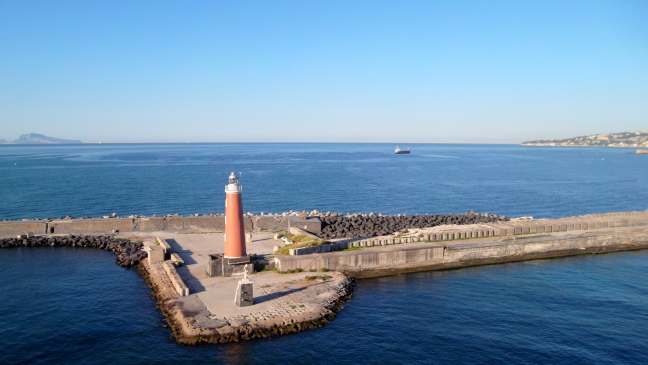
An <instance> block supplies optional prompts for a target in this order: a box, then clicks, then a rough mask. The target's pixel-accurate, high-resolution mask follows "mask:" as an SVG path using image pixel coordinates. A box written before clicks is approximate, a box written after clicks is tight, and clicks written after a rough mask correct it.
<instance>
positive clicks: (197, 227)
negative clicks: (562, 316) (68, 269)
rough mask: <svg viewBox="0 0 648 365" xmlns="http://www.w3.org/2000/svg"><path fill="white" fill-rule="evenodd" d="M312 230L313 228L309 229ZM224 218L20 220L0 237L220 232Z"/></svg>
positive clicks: (255, 219)
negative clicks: (20, 235)
mask: <svg viewBox="0 0 648 365" xmlns="http://www.w3.org/2000/svg"><path fill="white" fill-rule="evenodd" d="M291 221H292V222H293V225H294V224H297V223H298V221H299V220H298V219H295V218H294V217H285V216H244V224H245V229H247V230H257V231H278V230H283V229H286V230H287V229H288V228H289V227H290V222H291ZM309 225H310V226H313V227H314V228H315V229H316V228H317V225H312V224H311V223H309ZM224 227H225V217H224V216H199V217H192V216H190V217H173V216H172V217H150V218H88V219H81V218H75V219H55V220H50V219H46V220H21V221H2V222H0V237H9V236H15V235H19V234H27V233H28V232H31V233H33V234H36V235H42V234H97V233H113V232H115V231H118V232H156V231H169V232H220V231H223V229H224Z"/></svg>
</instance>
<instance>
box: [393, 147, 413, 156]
mask: <svg viewBox="0 0 648 365" xmlns="http://www.w3.org/2000/svg"><path fill="white" fill-rule="evenodd" d="M394 154H396V155H409V154H410V149H409V147H407V149H406V150H401V149H400V147H398V146H396V149H395V150H394Z"/></svg>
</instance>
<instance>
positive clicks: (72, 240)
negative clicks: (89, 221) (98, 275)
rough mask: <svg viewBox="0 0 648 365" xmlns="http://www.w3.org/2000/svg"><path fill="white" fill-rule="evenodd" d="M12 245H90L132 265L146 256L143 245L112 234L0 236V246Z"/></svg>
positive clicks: (121, 262) (122, 262) (120, 263)
mask: <svg viewBox="0 0 648 365" xmlns="http://www.w3.org/2000/svg"><path fill="white" fill-rule="evenodd" d="M12 247H92V248H98V249H102V250H108V251H110V252H112V253H114V254H115V255H117V264H118V265H119V266H122V267H132V266H135V265H137V264H138V263H139V262H140V261H141V260H143V259H145V258H146V257H147V254H146V252H144V251H143V250H142V248H143V247H144V245H143V244H142V243H139V242H133V241H130V240H127V239H123V238H115V237H112V236H75V235H70V236H32V237H24V238H2V239H0V248H12Z"/></svg>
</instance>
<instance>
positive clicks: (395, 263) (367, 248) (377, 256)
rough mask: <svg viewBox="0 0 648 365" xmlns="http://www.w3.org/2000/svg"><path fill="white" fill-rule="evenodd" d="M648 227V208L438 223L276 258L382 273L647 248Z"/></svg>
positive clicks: (290, 264) (284, 266)
mask: <svg viewBox="0 0 648 365" xmlns="http://www.w3.org/2000/svg"><path fill="white" fill-rule="evenodd" d="M647 228H648V212H646V211H644V212H622V213H607V214H592V215H585V216H578V217H568V218H561V219H540V220H533V219H522V220H512V221H502V222H493V223H480V224H473V225H451V226H437V227H432V228H424V229H412V230H410V231H408V232H403V233H399V234H396V235H389V236H381V237H372V238H362V239H347V240H340V241H336V242H332V243H325V244H320V245H318V246H312V247H303V248H296V249H291V250H289V251H290V254H291V255H290V256H283V255H278V256H277V257H276V259H275V260H276V265H277V267H278V268H279V269H280V270H295V269H303V270H319V269H331V270H342V271H345V272H349V273H353V274H354V275H358V276H361V277H362V276H380V275H391V274H395V273H399V272H411V271H421V270H433V269H443V268H454V267H464V266H471V265H476V264H484V263H498V262H508V261H521V260H526V259H535V258H543V257H555V256H565V255H574V254H582V253H593V252H611V251H620V250H632V249H640V248H646V247H648V229H647ZM345 250H346V251H345ZM334 251H337V252H334Z"/></svg>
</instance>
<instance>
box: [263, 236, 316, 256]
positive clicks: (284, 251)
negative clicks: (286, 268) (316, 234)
mask: <svg viewBox="0 0 648 365" xmlns="http://www.w3.org/2000/svg"><path fill="white" fill-rule="evenodd" d="M279 234H280V235H282V236H285V237H286V238H288V239H289V240H291V241H293V242H295V243H293V244H290V245H284V246H282V247H280V248H279V249H278V250H276V251H275V252H274V253H275V254H277V255H290V249H291V248H293V249H294V248H303V247H314V246H319V245H321V244H324V243H329V242H328V241H327V240H322V239H318V238H313V237H309V236H307V235H305V234H291V233H288V232H286V231H281V232H279Z"/></svg>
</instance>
